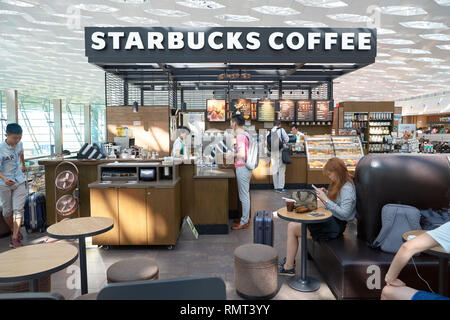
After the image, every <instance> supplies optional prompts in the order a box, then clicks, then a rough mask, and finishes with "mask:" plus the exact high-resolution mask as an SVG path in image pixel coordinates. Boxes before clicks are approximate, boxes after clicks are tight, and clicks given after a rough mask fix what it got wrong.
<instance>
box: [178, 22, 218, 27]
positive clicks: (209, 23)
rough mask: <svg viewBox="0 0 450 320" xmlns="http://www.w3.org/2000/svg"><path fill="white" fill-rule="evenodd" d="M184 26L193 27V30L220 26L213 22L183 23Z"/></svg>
mask: <svg viewBox="0 0 450 320" xmlns="http://www.w3.org/2000/svg"><path fill="white" fill-rule="evenodd" d="M183 24H184V25H185V26H188V27H194V28H203V27H211V28H212V27H221V26H222V25H220V24H218V23H214V22H207V21H187V22H183Z"/></svg>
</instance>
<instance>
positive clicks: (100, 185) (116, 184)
mask: <svg viewBox="0 0 450 320" xmlns="http://www.w3.org/2000/svg"><path fill="white" fill-rule="evenodd" d="M178 181H180V178H177V179H176V180H175V181H172V180H168V181H158V182H137V183H126V182H123V181H112V182H111V183H104V182H99V181H96V182H93V183H90V184H88V187H89V188H94V189H108V188H131V189H140V188H161V189H164V188H174V187H175V186H176V184H177V183H178Z"/></svg>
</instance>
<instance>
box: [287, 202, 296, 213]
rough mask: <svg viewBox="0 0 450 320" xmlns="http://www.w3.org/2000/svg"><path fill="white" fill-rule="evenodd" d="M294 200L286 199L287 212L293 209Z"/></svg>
mask: <svg viewBox="0 0 450 320" xmlns="http://www.w3.org/2000/svg"><path fill="white" fill-rule="evenodd" d="M294 208H295V201H294V200H286V209H287V211H288V212H292V211H294Z"/></svg>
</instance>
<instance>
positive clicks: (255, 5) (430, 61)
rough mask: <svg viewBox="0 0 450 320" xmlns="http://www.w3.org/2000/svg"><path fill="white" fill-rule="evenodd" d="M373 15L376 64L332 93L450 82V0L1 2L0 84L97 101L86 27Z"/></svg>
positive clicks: (434, 87) (354, 96)
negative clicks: (375, 28)
mask: <svg viewBox="0 0 450 320" xmlns="http://www.w3.org/2000/svg"><path fill="white" fill-rule="evenodd" d="M374 6H377V7H378V8H381V9H380V10H381V13H380V14H376V12H377V10H378V9H374ZM397 6H402V7H400V8H397ZM405 7H408V8H405ZM77 12H78V13H79V14H80V19H79V22H80V23H79V24H78V25H77V23H76V22H77V19H74V18H73V17H74V16H73V15H74V14H77ZM373 17H375V23H376V25H377V27H378V56H377V62H376V63H375V64H373V65H371V66H369V67H366V68H363V69H361V70H359V71H356V72H354V73H351V74H349V75H346V76H343V77H341V78H339V79H337V81H336V82H335V86H334V97H335V100H336V101H343V100H396V99H399V98H406V97H411V96H417V95H422V94H427V93H433V92H440V91H444V90H445V89H447V88H448V87H449V84H450V31H449V28H450V19H449V17H450V0H410V1H407V0H382V1H376V0H342V1H340V0H276V1H275V0H273V1H269V0H215V1H207V0H164V1H162V0H93V1H90V0H89V1H88V0H85V1H56V0H53V1H49V0H0V28H1V29H0V41H1V45H0V89H17V90H19V91H20V92H21V93H22V94H30V95H34V96H41V97H49V98H71V99H72V100H73V101H80V102H83V103H86V102H101V101H103V99H104V73H103V71H102V70H100V69H98V68H96V67H94V66H92V65H90V64H88V63H87V58H86V57H85V56H84V41H83V40H84V31H83V30H84V29H83V28H84V27H85V26H174V27H177V26H184V27H185V26H226V27H231V26H249V27H256V26H261V27H272V26H273V27H275V26H277V27H281V26H284V27H288V26H294V27H295V26H298V27H309V26H311V27H314V26H317V27H325V26H329V27H367V26H369V27H371V26H372V25H371V23H372V22H371V21H373V20H372V19H373Z"/></svg>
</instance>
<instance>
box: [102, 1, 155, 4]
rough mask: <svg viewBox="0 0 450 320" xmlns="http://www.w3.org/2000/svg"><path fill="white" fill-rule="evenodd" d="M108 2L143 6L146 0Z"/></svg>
mask: <svg viewBox="0 0 450 320" xmlns="http://www.w3.org/2000/svg"><path fill="white" fill-rule="evenodd" d="M110 1H113V2H117V3H124V4H143V3H146V2H147V0H110Z"/></svg>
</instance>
